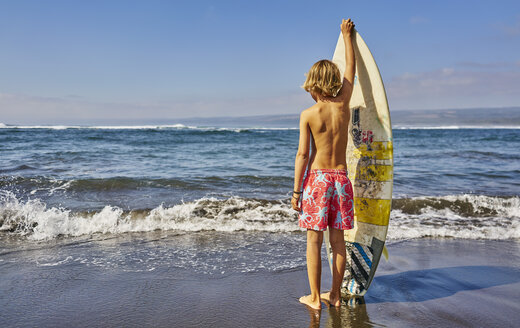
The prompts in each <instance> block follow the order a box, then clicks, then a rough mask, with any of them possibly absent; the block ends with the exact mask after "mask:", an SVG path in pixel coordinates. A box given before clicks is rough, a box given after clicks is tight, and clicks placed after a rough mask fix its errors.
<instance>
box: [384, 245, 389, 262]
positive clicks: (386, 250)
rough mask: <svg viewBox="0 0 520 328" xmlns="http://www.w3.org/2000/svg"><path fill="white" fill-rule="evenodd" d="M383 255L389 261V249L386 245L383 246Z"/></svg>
mask: <svg viewBox="0 0 520 328" xmlns="http://www.w3.org/2000/svg"><path fill="white" fill-rule="evenodd" d="M383 256H384V257H385V260H386V261H387V262H388V249H387V248H386V245H385V246H383Z"/></svg>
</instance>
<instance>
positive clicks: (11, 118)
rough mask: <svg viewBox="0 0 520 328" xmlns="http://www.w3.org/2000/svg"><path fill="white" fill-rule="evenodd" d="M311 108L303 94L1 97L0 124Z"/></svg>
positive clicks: (190, 115) (166, 116)
mask: <svg viewBox="0 0 520 328" xmlns="http://www.w3.org/2000/svg"><path fill="white" fill-rule="evenodd" d="M310 105H312V99H311V97H310V96H308V95H307V94H306V93H305V92H303V91H300V90H298V91H295V92H294V93H288V94H285V95H278V96H274V97H266V98H227V99H216V98H212V99H209V98H208V99H200V98H199V99H193V100H186V101H182V102H163V103H153V102H141V103H137V102H135V103H122V102H121V103H117V102H112V103H109V102H98V101H91V100H85V99H81V98H71V97H64V98H58V97H38V96H31V95H16V94H6V93H3V94H2V93H0V108H2V112H1V113H0V123H4V124H63V123H74V124H87V123H89V122H93V121H95V122H109V121H110V122H117V121H139V120H145V121H146V120H170V121H171V120H176V119H180V118H187V117H215V116H248V115H263V114H287V113H298V112H300V111H301V110H303V109H305V108H307V107H309V106H310Z"/></svg>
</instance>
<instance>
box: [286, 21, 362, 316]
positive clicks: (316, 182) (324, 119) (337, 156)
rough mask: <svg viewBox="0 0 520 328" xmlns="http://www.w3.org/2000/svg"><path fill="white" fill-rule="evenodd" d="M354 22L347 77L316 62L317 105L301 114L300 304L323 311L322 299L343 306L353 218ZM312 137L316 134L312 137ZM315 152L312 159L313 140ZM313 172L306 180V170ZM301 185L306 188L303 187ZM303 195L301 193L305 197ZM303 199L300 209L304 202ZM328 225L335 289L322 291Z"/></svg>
mask: <svg viewBox="0 0 520 328" xmlns="http://www.w3.org/2000/svg"><path fill="white" fill-rule="evenodd" d="M353 28H354V23H353V22H352V21H351V20H350V19H348V20H343V21H342V23H341V32H342V34H343V40H344V42H345V57H346V68H345V72H344V78H343V80H341V73H340V71H339V69H338V68H337V66H336V65H335V64H334V63H332V62H331V61H329V60H321V61H319V62H317V63H315V64H314V65H313V66H312V68H311V69H310V70H309V73H308V74H307V79H306V81H305V83H304V85H303V88H304V89H305V90H306V91H308V92H309V93H310V94H311V96H312V98H313V99H314V100H315V101H316V104H315V105H313V106H312V107H310V108H308V109H306V110H304V111H303V112H302V114H301V116H300V141H299V146H298V153H297V154H296V160H295V169H294V171H295V172H294V193H293V197H292V200H291V203H292V207H293V209H295V210H296V211H299V212H300V213H299V220H298V225H299V226H300V227H302V228H306V229H307V274H308V276H309V285H310V288H311V294H310V295H307V296H303V297H301V298H300V302H301V303H304V304H306V305H308V306H310V307H311V308H313V309H321V301H320V296H321V299H323V300H324V301H326V302H328V303H329V304H331V305H333V306H336V307H338V306H340V304H341V302H340V298H341V293H340V287H341V283H342V281H343V274H344V272H345V256H346V252H345V241H344V237H343V234H344V232H343V230H348V229H352V227H353V220H354V211H353V204H354V203H353V195H352V185H351V183H350V181H349V179H348V176H347V163H346V149H347V141H348V124H349V120H350V109H349V100H350V97H351V95H352V88H353V83H354V73H355V58H354V49H353V48H352V39H351V34H352V30H353ZM311 136H312V138H311ZM310 142H312V149H313V151H312V156H311V158H310V159H309V143H310ZM307 166H308V167H310V170H309V171H308V173H307V176H306V177H305V180H304V181H303V186H302V179H303V176H304V173H305V168H306V167H307ZM300 187H302V189H303V191H300V190H301V189H300ZM302 194H303V197H300V196H302ZM300 198H302V199H301V208H300V206H298V205H299V203H300ZM327 227H329V233H330V244H331V247H332V254H333V263H334V268H333V270H332V288H331V290H330V292H329V293H324V294H322V295H320V282H321V244H322V242H323V231H324V230H326V229H327Z"/></svg>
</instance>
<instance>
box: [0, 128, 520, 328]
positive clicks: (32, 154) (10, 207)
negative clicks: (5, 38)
mask: <svg viewBox="0 0 520 328" xmlns="http://www.w3.org/2000/svg"><path fill="white" fill-rule="evenodd" d="M298 133H299V132H298V129H296V128H294V127H291V126H285V127H284V126H268V125H267V126H254V125H250V126H233V125H227V126H222V125H208V124H205V125H204V124H196V122H195V123H193V124H190V125H187V124H172V125H146V126H14V125H5V124H2V125H0V272H3V274H4V276H6V274H7V273H10V274H13V272H14V270H15V268H16V270H19V269H20V268H22V269H23V268H25V269H26V270H29V269H28V268H31V269H30V270H33V271H31V272H36V271H34V270H40V269H42V270H43V269H49V268H53V269H54V270H58V269H59V270H60V271H61V272H63V271H62V270H65V272H76V271H77V272H86V271H88V270H90V269H92V268H95V269H96V270H103V272H105V273H106V272H117V273H124V272H130V273H154V272H156V273H157V274H165V273H168V274H172V272H174V275H175V276H177V277H185V278H186V279H188V280H189V278H190V277H199V279H202V280H204V281H206V280H208V279H210V280H211V279H225V278H227V277H230V276H234V275H243V274H261V273H274V274H283V273H286V272H293V271H298V272H304V270H305V232H304V231H303V230H301V229H300V228H298V226H297V214H296V212H295V211H293V210H292V209H291V207H290V197H291V191H292V186H293V174H294V157H295V154H296V149H297V143H298ZM393 137H394V164H395V172H394V190H393V202H392V212H391V218H390V226H389V231H388V245H392V244H395V245H399V244H400V243H402V242H406V241H410V240H412V241H414V240H415V241H416V240H421V239H424V240H432V239H439V240H447V239H456V240H466V241H472V242H477V243H478V242H481V241H496V240H501V241H504V242H507V241H512V242H515V243H517V242H518V241H519V239H520V164H519V163H520V151H519V149H520V128H515V127H512V128H490V127H472V128H460V127H432V126H430V127H397V128H395V129H394V131H393ZM390 251H391V249H390ZM390 256H392V251H391V252H390ZM172 270H173V271H172ZM302 270H303V271H302ZM38 272H39V271H38ZM53 272H55V271H53ZM324 272H325V271H324ZM78 274H79V273H78ZM74 277H76V276H74ZM60 279H61V278H60ZM63 279H65V280H66V281H72V280H73V279H76V278H73V277H67V278H63ZM78 279H79V278H78ZM375 281H376V285H377V277H376V280H375ZM303 283H306V282H305V281H303ZM4 288H7V287H5V286H4ZM35 288H36V287H35ZM39 288H41V286H40V287H39ZM48 288H51V287H48ZM36 289H38V288H36ZM36 289H35V290H36ZM4 290H6V289H4ZM33 292H34V291H33ZM39 292H41V290H40V291H39ZM98 292H99V293H102V292H103V290H99V291H98ZM34 293H35V292H34ZM21 295H22V294H19V295H18V297H21ZM98 295H99V294H98ZM12 296H13V297H14V295H12ZM296 296H297V295H295V297H296ZM299 296H301V295H299ZM15 298H16V297H15ZM4 301H5V303H4V305H5V304H6V303H7V301H6V300H5V299H4ZM11 301H12V300H11ZM11 301H10V302H9V303H10V305H9V306H10V307H11V308H13V307H17V306H18V307H19V308H18V310H19V311H21V312H20V313H22V312H23V309H28V308H24V307H23V306H22V303H20V304H18V305H16V306H15V305H13V303H11ZM25 306H29V305H27V304H26V305H25ZM4 314H5V313H4ZM42 316H43V314H42ZM9 318H10V319H9V320H10V321H8V322H10V323H11V324H12V325H13V326H17V324H16V322H17V321H16V320H18V319H19V318H18V319H17V318H16V316H15V315H14V314H11V316H10V317H9ZM41 318H42V317H38V316H36V317H34V318H33V320H34V321H22V322H21V323H20V326H23V325H25V324H31V323H34V322H37V319H41ZM100 323H101V325H103V324H102V321H101V322H99V321H98V322H97V324H100ZM122 323H123V321H119V322H117V324H122ZM117 324H116V323H114V325H117Z"/></svg>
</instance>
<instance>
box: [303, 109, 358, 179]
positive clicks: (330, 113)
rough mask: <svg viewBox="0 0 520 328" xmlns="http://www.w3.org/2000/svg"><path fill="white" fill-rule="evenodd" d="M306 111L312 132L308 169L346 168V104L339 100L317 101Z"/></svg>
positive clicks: (347, 120) (348, 112)
mask: <svg viewBox="0 0 520 328" xmlns="http://www.w3.org/2000/svg"><path fill="white" fill-rule="evenodd" d="M307 111H308V113H307V115H308V116H307V117H308V124H309V128H310V132H311V134H312V138H311V142H312V156H311V158H310V162H309V166H310V169H346V168H347V162H346V150H347V142H348V124H349V120H350V110H349V109H348V106H344V105H343V103H341V102H333V101H331V102H318V103H316V104H315V105H314V106H312V107H310V108H309V109H307Z"/></svg>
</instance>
